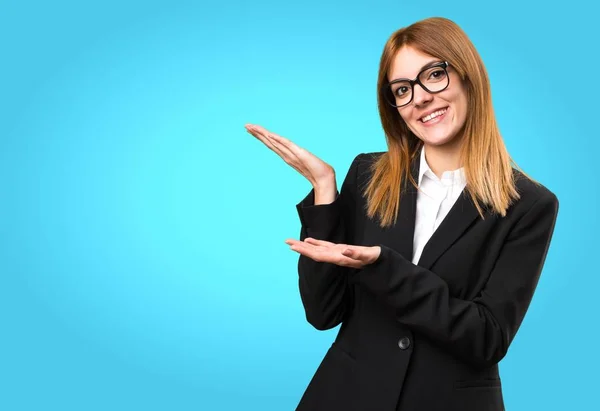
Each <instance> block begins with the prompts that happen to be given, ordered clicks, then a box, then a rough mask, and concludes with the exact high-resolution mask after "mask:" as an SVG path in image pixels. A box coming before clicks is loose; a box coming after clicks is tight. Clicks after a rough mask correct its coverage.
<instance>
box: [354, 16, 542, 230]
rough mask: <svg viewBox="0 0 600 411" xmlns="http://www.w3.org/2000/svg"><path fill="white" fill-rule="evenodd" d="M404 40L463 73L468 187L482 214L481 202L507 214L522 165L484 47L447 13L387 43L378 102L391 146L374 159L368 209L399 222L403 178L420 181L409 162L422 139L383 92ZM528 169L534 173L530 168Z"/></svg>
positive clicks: (462, 158)
mask: <svg viewBox="0 0 600 411" xmlns="http://www.w3.org/2000/svg"><path fill="white" fill-rule="evenodd" d="M403 46H411V47H414V48H416V49H417V50H419V51H421V52H423V53H425V54H428V55H431V56H433V57H436V58H439V59H440V60H444V61H447V62H448V63H449V64H450V65H451V66H452V67H453V68H454V70H456V72H457V73H458V74H459V76H460V78H461V79H462V81H463V83H464V85H465V89H466V93H467V107H468V112H467V118H466V121H465V124H464V127H463V129H462V132H463V136H462V142H461V144H462V148H461V152H460V162H461V164H462V165H463V167H464V171H465V177H466V180H467V186H466V191H467V192H468V194H469V195H470V197H471V199H472V200H473V203H474V204H475V207H476V208H477V211H478V212H479V214H480V216H481V217H482V218H484V212H483V209H482V206H481V204H480V203H483V204H485V205H486V206H488V207H489V208H490V209H491V210H493V211H494V212H496V213H498V214H500V215H501V216H505V215H506V210H507V209H508V207H509V206H510V205H511V204H513V202H514V201H516V200H518V199H519V198H520V195H519V193H518V192H517V189H516V185H515V181H514V176H513V170H512V167H513V165H514V167H515V168H517V169H519V171H521V172H522V170H520V168H519V167H518V166H517V165H516V163H515V162H514V161H513V160H512V158H511V157H510V155H509V154H508V152H507V150H506V147H505V145H504V142H503V140H502V137H501V135H500V131H499V130H498V125H497V124H496V118H495V116H494V110H493V107H492V98H491V87H490V82H489V79H488V75H487V71H486V69H485V67H484V65H483V61H482V60H481V57H480V56H479V53H477V50H476V49H475V47H474V46H473V44H472V43H471V41H470V40H469V38H468V37H467V35H466V34H465V32H464V31H463V30H462V29H461V28H460V27H459V26H458V25H457V24H456V23H454V22H453V21H451V20H449V19H446V18H442V17H432V18H428V19H425V20H421V21H418V22H416V23H414V24H412V25H410V26H407V27H404V28H401V29H400V30H397V31H396V32H394V33H393V34H392V35H391V36H390V38H389V39H388V41H387V42H386V44H385V47H384V50H383V54H382V56H381V60H380V64H379V76H378V80H377V104H378V108H379V116H380V118H381V123H382V126H383V130H384V132H385V136H386V141H387V145H388V151H387V152H385V153H384V154H383V155H381V156H380V157H379V158H378V159H377V160H376V161H374V162H373V164H372V168H371V172H372V174H371V179H370V181H369V182H368V184H367V186H366V188H365V190H364V195H365V196H366V198H367V210H366V211H367V215H368V216H369V217H371V218H372V217H374V216H375V215H377V216H378V217H379V220H380V225H381V227H386V226H390V225H392V224H395V223H396V219H397V215H398V209H399V206H400V195H401V193H400V189H401V187H402V184H404V183H405V182H406V179H407V178H408V180H409V181H410V182H411V184H412V185H413V186H414V187H417V182H416V181H415V180H414V178H413V177H412V175H411V173H410V163H411V161H412V160H413V158H414V157H415V156H416V154H417V153H418V152H419V149H420V148H421V147H422V145H423V142H422V141H421V140H420V139H419V138H417V136H415V135H414V134H413V133H412V131H411V130H410V129H409V128H408V126H407V125H406V123H405V122H404V120H403V119H402V118H401V117H400V114H399V113H398V110H397V109H396V108H395V107H392V106H391V105H389V104H388V103H387V102H386V100H385V96H384V94H383V93H384V88H383V87H384V85H385V84H386V83H387V82H388V73H389V70H390V67H391V65H392V62H393V60H394V58H395V56H396V54H397V52H398V51H399V50H400V49H401V48H402V47H403ZM522 173H523V172H522ZM523 175H525V176H526V177H527V178H529V179H531V177H529V176H527V175H526V174H525V173H523ZM531 180H532V181H534V183H537V182H535V180H533V179H531Z"/></svg>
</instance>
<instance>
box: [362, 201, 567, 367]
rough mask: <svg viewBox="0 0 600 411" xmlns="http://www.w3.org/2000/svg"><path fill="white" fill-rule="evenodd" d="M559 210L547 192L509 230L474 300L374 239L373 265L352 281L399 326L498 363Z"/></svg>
mask: <svg viewBox="0 0 600 411" xmlns="http://www.w3.org/2000/svg"><path fill="white" fill-rule="evenodd" d="M557 214H558V199H557V198H556V196H555V195H554V194H553V193H551V192H549V191H548V192H546V194H544V195H543V196H542V197H540V198H539V199H537V200H536V201H535V202H534V204H533V205H532V207H531V208H530V209H529V210H528V211H527V212H526V213H525V214H524V215H523V216H522V217H521V218H520V219H519V221H518V222H517V223H516V224H515V226H514V227H513V228H512V229H511V232H510V233H509V235H508V237H507V239H506V241H505V243H504V245H503V247H502V250H501V252H500V254H499V256H498V259H497V261H496V263H495V265H494V268H493V269H492V272H491V274H490V276H489V279H488V281H487V283H486V285H485V286H484V288H483V289H482V291H481V293H480V294H479V295H478V296H477V297H476V298H474V299H473V300H462V299H459V298H454V297H452V296H451V295H450V292H449V288H448V285H447V284H446V282H445V281H444V280H442V279H441V278H440V277H439V276H437V275H436V274H435V273H433V272H431V271H429V270H427V269H424V268H422V267H420V266H417V265H415V264H413V263H412V262H411V261H408V260H407V259H406V258H404V257H403V256H402V255H401V254H400V253H397V252H396V251H394V250H392V249H390V248H388V247H386V246H384V245H381V244H380V247H381V254H380V256H379V258H378V259H377V260H376V261H375V263H373V264H370V265H368V266H365V267H363V268H362V269H361V270H360V271H358V272H357V274H356V276H355V280H356V281H357V282H358V283H359V284H360V285H361V286H363V287H365V288H366V289H368V290H370V291H371V292H372V293H374V294H376V295H377V296H378V297H380V298H381V299H382V300H383V301H384V302H385V304H387V305H389V306H390V307H391V308H392V309H393V312H394V314H395V316H396V318H397V320H398V321H399V322H400V323H401V324H404V325H407V326H410V327H411V328H412V329H414V330H415V331H418V332H421V333H423V334H425V335H427V336H428V337H430V338H431V339H432V340H434V341H436V342H438V343H439V344H441V345H443V346H445V347H446V348H447V349H448V351H450V352H451V353H453V354H454V355H455V356H457V357H458V358H461V359H462V360H463V361H466V362H468V363H470V364H471V365H473V366H476V367H489V366H492V365H494V364H496V363H498V362H499V361H500V360H501V359H502V358H503V357H504V356H505V355H506V352H507V351H508V347H509V345H510V344H511V342H512V340H513V338H514V337H515V334H516V333H517V330H518V329H519V326H520V325H521V322H522V321H523V318H524V316H525V312H526V311H527V308H528V307H529V304H530V302H531V299H532V297H533V293H534V291H535V288H536V286H537V283H538V280H539V277H540V274H541V271H542V267H543V265H544V261H545V259H546V254H547V251H548V247H549V245H550V240H551V238H552V234H553V231H554V226H555V222H556V216H557Z"/></svg>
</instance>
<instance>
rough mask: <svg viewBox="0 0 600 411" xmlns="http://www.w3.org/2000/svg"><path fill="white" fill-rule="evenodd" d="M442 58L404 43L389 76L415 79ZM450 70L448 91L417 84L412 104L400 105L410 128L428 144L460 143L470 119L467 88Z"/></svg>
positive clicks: (400, 111)
mask: <svg viewBox="0 0 600 411" xmlns="http://www.w3.org/2000/svg"><path fill="white" fill-rule="evenodd" d="M440 61H441V60H440V59H438V58H435V57H432V56H430V55H427V54H424V53H422V52H420V51H419V50H417V49H415V48H413V47H410V46H403V47H402V48H401V49H400V50H399V51H398V53H397V54H396V56H395V58H394V60H393V62H392V66H391V67H390V71H389V77H388V79H389V80H395V79H400V78H407V79H414V78H416V77H417V75H418V74H419V72H420V71H421V70H422V69H423V68H424V67H426V66H429V65H430V64H432V63H438V62H440ZM447 72H448V75H449V77H450V84H449V85H448V87H447V88H446V89H445V90H443V91H441V92H439V93H435V94H431V93H429V92H427V91H425V90H424V89H423V88H422V87H421V86H420V85H419V84H415V85H414V89H413V99H412V101H411V102H410V104H408V105H406V106H403V107H399V108H398V112H399V113H400V116H401V117H402V119H403V120H404V122H405V123H406V125H407V126H408V128H409V129H410V130H411V131H412V132H413V133H414V134H415V135H416V136H417V137H418V138H419V139H421V140H422V141H423V142H424V143H425V144H426V145H433V146H442V145H446V144H449V143H455V142H457V140H458V139H455V137H457V136H458V134H459V132H460V131H461V129H462V127H463V125H464V124H465V121H466V118H467V92H466V89H465V87H464V85H463V83H462V80H461V78H460V76H459V75H458V73H457V72H456V71H455V70H454V69H453V68H452V66H449V67H448V68H447ZM436 75H439V74H436ZM421 80H425V79H423V78H421ZM458 137H459V138H460V136H458Z"/></svg>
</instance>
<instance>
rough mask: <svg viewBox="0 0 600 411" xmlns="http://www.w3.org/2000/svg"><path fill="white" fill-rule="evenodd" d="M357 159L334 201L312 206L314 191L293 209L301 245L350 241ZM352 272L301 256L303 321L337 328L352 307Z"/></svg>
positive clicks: (299, 262)
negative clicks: (312, 240) (307, 240)
mask: <svg viewBox="0 0 600 411" xmlns="http://www.w3.org/2000/svg"><path fill="white" fill-rule="evenodd" d="M359 158H360V155H358V156H357V157H356V158H355V159H354V161H353V162H352V165H351V166H350V169H349V171H348V173H347V175H346V178H345V179H344V182H343V184H342V188H341V190H340V193H339V195H338V196H337V198H336V199H335V200H334V201H333V202H332V203H330V204H319V205H314V190H311V191H310V193H309V194H308V195H307V196H306V197H305V198H304V199H303V200H302V201H301V202H300V203H298V204H297V205H296V209H297V210H298V215H299V217H300V222H301V224H302V227H301V230H300V241H304V239H305V238H307V237H312V238H315V239H318V240H326V241H331V242H336V243H347V242H348V240H349V239H351V238H353V232H354V216H355V204H356V200H355V197H354V196H355V195H356V192H355V187H356V173H357V168H358V160H359ZM350 270H353V269H351V268H348V267H341V266H338V265H336V264H331V263H324V262H316V261H314V260H312V259H310V258H308V257H305V256H303V255H300V257H299V259H298V275H299V288H300V297H301V299H302V304H303V306H304V311H305V313H306V319H307V320H308V322H309V323H310V324H312V325H313V327H315V328H316V329H318V330H327V329H330V328H333V327H335V326H337V325H338V324H340V323H341V322H342V320H343V319H344V317H345V315H346V314H347V312H348V310H349V309H350V307H351V305H352V299H353V297H352V291H351V289H349V285H348V281H347V278H348V273H349V272H350Z"/></svg>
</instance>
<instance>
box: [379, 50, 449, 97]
mask: <svg viewBox="0 0 600 411" xmlns="http://www.w3.org/2000/svg"><path fill="white" fill-rule="evenodd" d="M448 66H449V64H448V62H447V61H442V62H440V63H435V64H432V65H430V66H429V67H426V68H424V69H423V70H421V72H420V73H419V74H418V75H417V78H416V79H414V80H409V79H405V78H401V79H397V80H392V81H390V82H389V83H387V84H386V85H385V86H384V87H383V95H384V96H385V100H386V101H387V102H388V103H389V104H390V105H391V106H392V107H403V106H406V105H407V104H410V102H411V101H412V99H413V96H414V94H415V93H414V88H415V84H418V85H420V86H421V87H423V90H425V91H427V92H428V93H431V94H435V93H439V92H440V91H444V90H445V89H446V88H447V87H448V85H449V84H450V77H449V76H448V71H447V70H446V69H447V67H448Z"/></svg>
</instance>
